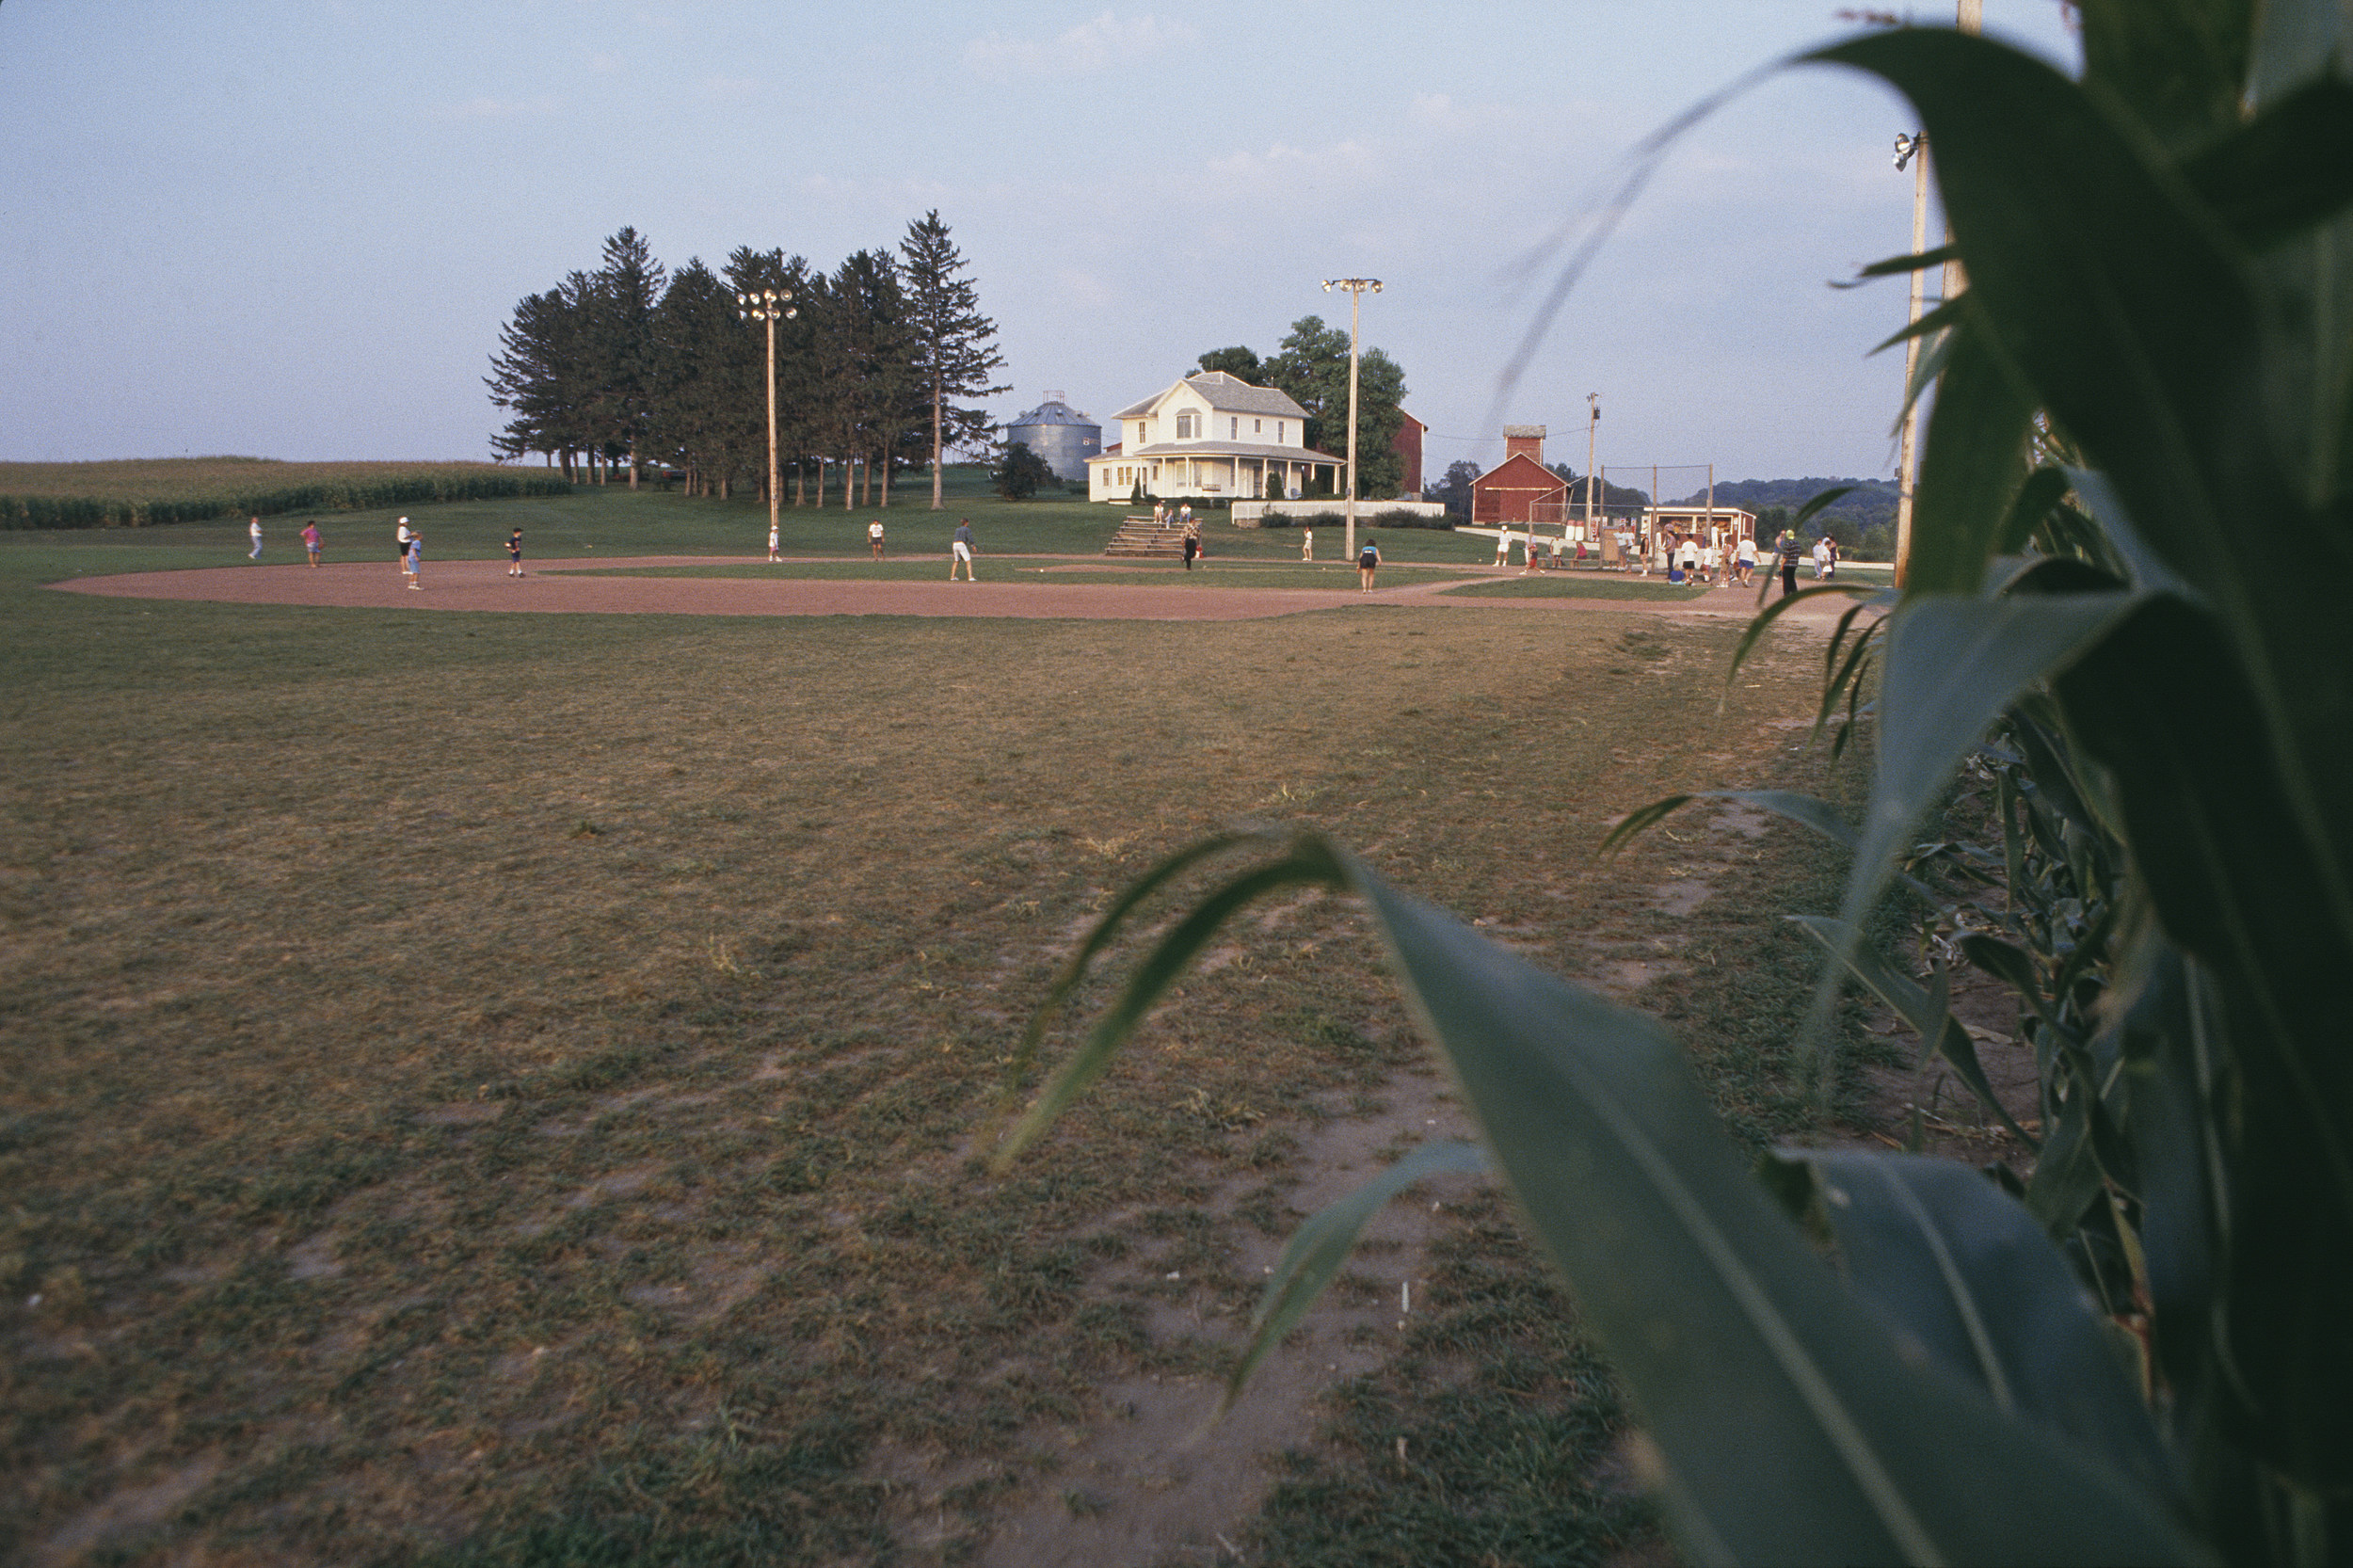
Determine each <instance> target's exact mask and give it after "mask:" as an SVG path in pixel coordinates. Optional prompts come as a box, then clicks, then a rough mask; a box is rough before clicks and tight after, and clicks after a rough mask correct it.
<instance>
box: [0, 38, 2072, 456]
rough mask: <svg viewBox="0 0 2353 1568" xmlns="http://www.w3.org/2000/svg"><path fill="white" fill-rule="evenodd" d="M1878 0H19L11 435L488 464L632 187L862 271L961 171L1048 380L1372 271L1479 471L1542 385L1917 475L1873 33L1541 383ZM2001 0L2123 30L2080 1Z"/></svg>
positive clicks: (709, 228) (1141, 374) (53, 441)
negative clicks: (1611, 224) (1564, 277)
mask: <svg viewBox="0 0 2353 1568" xmlns="http://www.w3.org/2000/svg"><path fill="white" fill-rule="evenodd" d="M1880 3H1881V5H1882V6H1883V5H1884V4H1886V0H1880ZM1985 12H1986V27H1987V30H1988V31H1989V32H1991V33H1995V34H1999V35H2002V36H2005V37H2007V38H2009V39H2011V40H2014V41H2017V42H2020V43H2021V44H2023V45H2025V46H2026V47H2029V48H2032V49H2034V50H2036V51H2037V52H2039V53H2041V54H2042V55H2044V56H2047V57H2049V58H2050V59H2052V60H2054V61H2055V62H2057V63H2059V64H2060V65H2062V66H2063V67H2065V68H2068V69H2071V70H2072V69H2073V64H2072V62H2073V59H2074V57H2075V53H2076V51H2075V45H2074V41H2073V39H2072V37H2071V36H2070V35H2069V33H2068V31H2067V29H2066V27H2065V25H2064V24H2063V21H2062V18H2061V14H2060V8H2059V7H2058V5H2057V3H2056V0H1986V5H1985ZM1917 14H1918V15H1920V17H1921V18H1922V19H1923V20H1949V16H1948V13H1947V12H1945V10H1944V8H1942V7H1941V6H1935V5H1931V6H1930V7H1929V8H1927V9H1924V10H1922V11H1920V12H1918V13H1917ZM1852 26H1853V24H1852V23H1850V22H1846V21H1842V20H1841V19H1840V17H1839V15H1838V7H1837V6H1836V5H1835V4H1810V3H1808V4H1800V3H1785V0H1737V3H1735V0H1717V3H1712V4H1711V3H1703V0H1556V3H1553V4H1548V5H1538V4H1524V3H1519V0H1491V3H1488V4H1483V5H1480V6H1476V7H1467V8H1461V9H1455V8H1443V7H1437V6H1432V5H1429V4H1427V3H1417V4H1404V3H1398V0H1253V3H1249V4H1241V3H1234V0H1184V3H1181V4H1171V3H1169V0H1149V3H1148V4H1146V5H1141V6H1140V5H1136V4H1133V3H1132V0H1119V3H1117V4H1109V5H1107V4H1106V3H1105V0H1092V3H1086V0H1079V3H1066V4H1065V3H1061V0H1032V3H1030V4H1027V5H1023V6H1017V7H1015V6H997V7H985V6H977V5H954V4H948V3H945V0H933V3H924V0H866V3H864V4H859V5H847V4H824V5H807V4H800V5H793V4H776V3H773V0H771V3H767V4H760V3H746V0H472V3H469V4H456V3H450V0H414V3H411V4H405V5H397V6H396V5H392V4H390V3H387V0H370V3H339V0H298V3H295V0H287V3H274V0H212V3H208V4H205V5H194V4H188V3H184V0H173V3H166V0H113V3H110V4H96V5H93V4H91V3H89V0H0V148H5V149H6V150H7V172H6V174H5V175H4V176H0V235H5V238H0V246H5V248H6V249H5V256H6V261H5V264H0V460H19V461H26V460H29V461H71V460H80V459H89V458H107V457H139V456H182V455H190V456H197V455H217V454H239V455H250V456H267V457H281V458H287V459H295V460H321V459H338V458H485V457H488V456H490V448H489V441H490V439H491V437H492V436H493V435H494V434H495V432H496V431H497V430H498V428H499V427H500V424H501V423H502V420H503V415H502V412H501V410H499V409H497V408H494V407H492V406H491V404H490V402H489V400H488V394H487V392H485V389H484V387H483V384H482V378H483V376H484V375H485V374H486V373H487V371H488V360H489V357H490V356H491V354H492V353H494V352H495V350H496V348H497V340H498V333H499V329H500V328H501V327H502V326H504V324H505V323H506V321H507V320H508V318H509V317H510V315H511V313H512V312H513V310H514V308H515V305H516V302H517V301H518V300H520V299H521V298H522V297H523V296H526V295H530V294H534V293H537V292H539V291H541V290H544V289H547V288H550V287H552V286H553V285H554V284H555V283H557V282H558V281H560V280H562V279H563V278H564V277H565V276H566V275H567V274H568V273H569V272H571V271H574V270H582V271H587V270H593V269H594V268H595V266H596V265H597V264H598V262H599V259H600V252H601V248H602V245H603V242H604V240H605V238H606V237H607V236H608V235H610V234H612V233H614V232H616V231H618V230H619V229H621V228H622V227H624V226H632V227H634V228H635V229H637V230H638V231H639V232H641V233H643V234H644V235H646V236H647V238H648V241H649V242H650V244H651V246H652V248H653V252H654V254H655V256H656V257H657V258H659V259H660V260H661V261H662V262H664V264H669V265H672V266H675V265H677V264H680V263H683V262H685V261H686V260H687V259H689V258H690V257H695V256H699V257H701V258H702V259H703V260H704V261H705V262H706V263H708V264H712V265H713V266H714V267H715V266H716V265H717V264H719V263H720V262H722V261H723V260H724V259H725V257H726V256H727V255H728V252H729V251H731V250H733V249H734V248H736V247H738V246H742V245H749V246H751V247H753V248H756V249H763V250H764V249H768V248H776V247H780V248H783V249H784V250H785V251H786V252H787V253H788V254H798V255H802V256H805V257H807V258H808V260H809V261H810V262H811V263H812V264H816V265H819V266H822V267H824V268H826V269H831V268H832V267H834V266H835V265H838V264H839V263H840V260H841V259H842V257H844V256H846V255H847V254H849V253H850V252H852V251H854V250H857V249H860V248H869V247H875V246H885V245H888V246H894V247H895V246H896V244H897V243H898V241H899V240H900V239H901V238H902V237H903V236H904V232H905V231H906V226H907V224H908V222H909V221H910V220H912V219H915V218H917V217H920V216H922V215H923V214H924V213H926V212H928V211H932V210H935V209H936V210H937V212H938V213H939V215H940V217H941V219H942V220H943V221H945V222H946V223H947V224H948V225H949V227H950V229H951V231H952V235H953V238H954V240H955V243H956V244H957V246H958V247H959V248H960V249H961V251H962V253H963V255H964V256H965V258H966V260H967V261H968V263H969V269H968V273H967V276H968V277H969V278H970V279H971V280H974V282H975V283H976V284H977V285H978V288H979V290H980V298H981V306H982V309H983V311H984V312H985V313H986V314H988V315H989V316H990V317H992V318H993V319H994V320H995V322H996V323H997V327H998V342H999V347H1000V351H1001V352H1002V354H1003V355H1004V359H1005V365H1004V368H1003V370H1002V371H1001V372H1000V376H999V379H1000V380H1001V381H1004V382H1006V383H1008V384H1009V385H1010V386H1011V388H1012V390H1011V391H1010V392H1006V393H1004V394H1002V395H1001V396H999V397H996V398H994V399H991V400H989V401H988V407H989V408H990V410H991V412H992V413H993V414H994V415H995V416H996V417H998V418H1000V419H1011V418H1013V417H1015V416H1016V415H1017V414H1018V413H1020V412H1021V411H1022V410H1025V409H1027V408H1032V407H1034V406H1035V405H1036V404H1037V403H1038V402H1040V401H1042V400H1043V398H1044V397H1045V396H1046V395H1047V393H1048V392H1057V393H1060V394H1062V395H1063V396H1064V397H1066V398H1067V400H1068V401H1069V402H1070V403H1071V404H1072V405H1073V406H1074V407H1076V408H1080V409H1081V410H1084V411H1086V412H1088V413H1090V414H1091V415H1093V416H1094V417H1095V418H1096V419H1097V420H1108V419H1109V418H1110V416H1112V414H1114V413H1115V412H1116V411H1117V410H1118V409H1119V408H1123V407H1125V406H1126V405H1128V403H1131V402H1134V401H1136V400H1138V399H1140V398H1143V397H1145V396H1148V395H1150V394H1152V393H1153V392H1158V391H1160V389H1161V388H1163V387H1165V386H1167V385H1168V384H1169V383H1170V382H1172V381H1174V380H1175V379H1176V378H1177V376H1181V375H1184V374H1185V373H1186V372H1188V371H1190V370H1191V369H1193V361H1194V360H1195V359H1196V358H1197V357H1198V356H1199V355H1200V354H1202V353H1204V352H1206V351H1208V350H1209V349H1212V348H1219V347H1224V346H1226V345H1228V344H1246V345H1248V346H1249V347H1251V348H1254V349H1256V350H1257V351H1258V352H1259V353H1261V354H1264V353H1268V352H1270V351H1272V350H1273V348H1274V346H1275V344H1277V343H1278V342H1279V341H1280V340H1281V338H1282V337H1283V336H1284V335H1285V333H1286V332H1288V331H1289V328H1290V326H1291V324H1292V323H1293V322H1294V321H1296V320H1298V319H1299V318H1300V317H1303V316H1306V315H1311V314H1312V315H1321V316H1322V317H1324V318H1325V319H1326V320H1327V321H1331V322H1337V323H1338V324H1340V325H1342V326H1345V325H1346V322H1347V317H1348V307H1347V300H1346V297H1345V296H1326V295H1325V294H1324V293H1323V292H1322V290H1321V287H1320V284H1321V280H1324V279H1326V278H1332V277H1364V278H1378V279H1380V280H1382V282H1383V284H1384V290H1383V292H1382V293H1381V294H1379V295H1369V296H1366V298H1365V303H1364V312H1363V341H1364V344H1366V346H1368V347H1371V346H1379V347H1381V348H1383V349H1385V351H1386V352H1387V353H1388V354H1389V355H1390V356H1391V357H1392V358H1394V359H1395V360H1398V362H1399V363H1400V364H1401V365H1402V366H1403V367H1404V371H1405V377H1406V385H1407V389H1408V392H1407V396H1406V400H1405V405H1406V407H1407V408H1409V409H1410V410H1412V411H1413V412H1414V413H1415V414H1416V415H1417V417H1418V418H1420V419H1422V420H1423V421H1425V422H1426V423H1427V424H1429V426H1430V437H1429V442H1428V447H1427V453H1426V458H1425V462H1426V467H1427V470H1428V473H1429V476H1430V477H1432V478H1435V477H1436V475H1437V474H1438V473H1440V472H1443V470H1444V469H1445V468H1446V466H1447V464H1448V463H1449V462H1451V461H1454V460H1457V459H1468V460H1471V461H1474V462H1478V463H1480V464H1481V465H1482V466H1484V465H1485V464H1487V463H1490V462H1492V461H1495V460H1497V459H1498V458H1499V457H1500V456H1501V455H1502V441H1501V437H1500V431H1499V427H1500V425H1501V424H1505V423H1513V424H1545V425H1547V426H1548V427H1549V428H1550V430H1551V431H1552V433H1553V434H1552V444H1551V446H1550V447H1549V449H1548V450H1547V453H1546V456H1548V457H1550V458H1553V459H1555V460H1566V461H1568V462H1570V463H1572V464H1573V465H1574V466H1576V467H1577V468H1578V469H1579V470H1582V469H1583V468H1584V466H1585V452H1584V450H1583V449H1584V446H1585V440H1584V438H1585V435H1586V409H1587V402H1586V395H1587V394H1588V393H1589V392H1599V393H1600V394H1601V409H1602V417H1601V422H1600V424H1599V426H1598V449H1597V450H1598V456H1599V459H1600V461H1601V463H1602V464H1603V466H1604V467H1605V469H1606V470H1607V471H1608V472H1609V473H1610V476H1611V478H1612V479H1613V480H1617V479H1621V478H1625V479H1633V480H1634V481H1635V482H1638V483H1641V482H1644V481H1645V480H1646V477H1647V476H1646V474H1640V475H1639V476H1638V472H1637V471H1644V470H1647V468H1648V466H1649V465H1651V464H1654V463H1656V464H1664V465H1705V464H1709V463H1712V464H1714V465H1715V468H1716V472H1717V474H1718V476H1719V477H1721V478H1745V477H1759V478H1762V477H1785V476H1787V477H1794V476H1799V475H1810V474H1821V475H1839V476H1863V477H1868V476H1874V475H1879V476H1884V475H1888V474H1891V473H1892V472H1894V464H1895V442H1894V439H1893V437H1892V435H1891V426H1892V423H1893V420H1894V417H1895V410H1896V405H1897V392H1898V388H1899V383H1900V380H1901V376H1902V363H1901V356H1900V354H1898V353H1888V354H1881V355H1880V356H1878V357H1877V358H1869V357H1867V356H1868V351H1869V350H1870V348H1871V347H1872V345H1873V344H1876V343H1878V342H1879V341H1880V340H1881V339H1882V338H1883V337H1885V336H1886V334H1887V333H1888V332H1889V331H1891V330H1892V329H1894V328H1896V327H1897V326H1899V325H1900V324H1901V322H1902V319H1903V312H1904V295H1903V285H1902V283H1901V282H1900V280H1897V281H1891V282H1887V283H1881V284H1878V285H1874V286H1873V287H1870V288H1866V289H1861V290H1843V291H1842V290H1836V289H1833V288H1832V287H1830V286H1829V285H1830V284H1831V283H1832V282H1833V280H1844V279H1847V278H1849V277H1850V276H1851V275H1852V273H1853V272H1854V270H1855V268H1856V267H1858V266H1860V265H1861V264H1865V263H1867V262H1870V261H1873V260H1876V259H1878V258H1880V257H1881V256H1885V255H1889V254H1893V253H1895V252H1897V251H1900V250H1902V249H1904V248H1906V247H1907V245H1908V242H1909V240H1910V237H1911V194H1912V181H1911V178H1910V177H1909V176H1908V175H1905V174H1899V173H1897V171H1896V170H1895V168H1894V167H1893V163H1892V156H1891V144H1892V142H1893V140H1894V137H1895V136H1896V134H1897V133H1898V132H1900V131H1905V130H1909V129H1911V128H1912V122H1911V117H1910V115H1909V113H1908V111H1907V110H1906V109H1905V108H1904V106H1903V105H1902V104H1901V102H1900V101H1899V100H1898V99H1897V98H1896V97H1895V96H1894V95H1893V94H1892V93H1890V92H1889V91H1887V90H1886V89H1884V88H1881V87H1879V86H1878V85H1877V84H1876V83H1873V82H1870V81H1868V80H1865V79H1863V78H1860V77H1857V76H1853V75H1851V74H1848V73H1843V72H1833V71H1830V70H1826V69H1824V68H1820V67H1798V68H1793V69H1789V70H1785V71H1781V72H1773V73H1770V74H1769V75H1767V76H1766V77H1764V79H1762V80H1761V81H1760V82H1758V83H1757V84H1756V85H1754V86H1753V87H1750V88H1747V89H1746V90H1744V91H1742V92H1741V93H1739V94H1738V95H1737V96H1736V97H1734V98H1733V99H1732V100H1731V101H1730V102H1729V103H1727V104H1724V105H1723V106H1721V108H1719V109H1717V110H1716V111H1715V112H1714V113H1713V114H1711V115H1710V116H1709V117H1708V118H1706V119H1705V120H1703V121H1702V122H1701V123H1700V124H1699V125H1698V126H1697V127H1696V128H1694V129H1693V130H1691V131H1689V132H1688V133H1687V134H1685V135H1684V136H1682V137H1681V138H1680V139H1678V140H1677V141H1676V142H1675V144H1674V145H1673V149H1672V150H1671V152H1669V154H1668V156H1667V158H1666V161H1665V163H1664V165H1663V166H1662V167H1661V168H1660V169H1659V171H1658V173H1657V176H1656V177H1655V178H1654V179H1653V180H1652V181H1651V182H1650V184H1649V185H1648V186H1647V188H1646V189H1644V190H1643V192H1642V193H1641V196H1640V198H1639V200H1637V201H1636V203H1635V204H1634V206H1633V207H1632V209H1631V210H1630V212H1628V213H1627V214H1626V215H1625V218H1624V220H1623V222H1622V223H1621V224H1620V226H1619V227H1618V228H1617V230H1616V232H1615V233H1614V234H1613V235H1612V236H1611V237H1610V239H1609V242H1608V244H1607V245H1606V246H1605V247H1604V248H1603V249H1602V250H1601V251H1600V253H1599V256H1598V259H1597V260H1596V261H1595V262H1594V264H1593V266H1592V268H1591V269H1590V270H1589V271H1588V272H1587V273H1586V274H1585V276H1584V277H1583V279H1582V280H1581V281H1580V282H1579V283H1578V285H1577V288H1576V290H1575V291H1574V292H1573V293H1572V294H1571V295H1570V296H1569V298H1568V301H1567V303H1566V305H1565V306H1564V307H1563V308H1562V309H1561V311H1560V312H1558V313H1557V314H1556V315H1554V316H1552V317H1551V318H1550V319H1549V322H1548V325H1546V327H1545V334H1544V337H1543V341H1542V344H1541V345H1540V347H1539V348H1538V350H1537V352H1536V353H1535V354H1534V356H1533V357H1532V358H1531V359H1530V360H1529V361H1528V364H1527V368H1526V370H1525V372H1524V373H1523V374H1522V375H1521V376H1519V377H1518V379H1517V380H1516V381H1515V382H1513V384H1511V385H1510V386H1509V387H1506V386H1505V384H1504V381H1503V375H1504V370H1505V367H1506V366H1507V364H1508V363H1510V361H1511V360H1512V359H1513V353H1514V350H1515V349H1516V348H1517V346H1518V345H1519V344H1520V343H1521V342H1522V340H1523V338H1524V337H1525V335H1526V334H1527V333H1528V332H1529V329H1530V328H1531V327H1532V326H1536V325H1539V324H1540V323H1539V317H1540V313H1541V306H1542V301H1543V296H1544V295H1545V290H1546V288H1547V287H1548V285H1549V282H1550V280H1551V278H1552V277H1553V276H1554V274H1555V273H1556V272H1557V271H1558V269H1559V266H1560V264H1561V261H1562V259H1563V256H1564V252H1563V250H1562V248H1561V236H1562V235H1563V234H1564V233H1571V232H1574V230H1575V225H1576V224H1577V221H1578V220H1579V218H1580V217H1581V216H1589V215H1591V214H1593V212H1595V211H1596V210H1597V209H1598V208H1599V206H1600V204H1601V203H1602V202H1603V200H1604V199H1605V198H1606V197H1607V195H1608V193H1609V191H1610V190H1611V189H1612V188H1613V187H1614V186H1615V185H1616V184H1617V183H1618V182H1619V181H1620V180H1622V179H1623V177H1624V175H1625V172H1626V169H1627V167H1628V165H1627V163H1626V159H1627V156H1628V154H1629V152H1630V150H1631V149H1632V148H1634V146H1635V145H1636V144H1637V143H1638V142H1639V141H1641V139H1642V138H1643V137H1644V136H1647V135H1648V134H1650V133H1651V132H1653V131H1654V130H1656V129H1657V128H1658V127H1659V126H1660V125H1662V124H1664V123H1665V122H1666V121H1668V120H1670V119H1672V118H1673V116H1675V115H1676V114H1677V113H1679V112H1680V111H1682V110H1683V109H1685V108H1687V107H1688V106H1689V105H1691V104H1695V103H1698V102H1699V101H1701V100H1703V99H1705V98H1706V97H1708V96H1710V95H1711V94H1715V93H1717V92H1719V91H1720V90H1721V89H1722V88H1727V87H1729V86H1731V85H1733V84H1734V83H1736V82H1737V81H1739V80H1741V79H1742V78H1743V77H1745V76H1747V75H1748V74H1749V73H1751V72H1753V71H1754V70H1755V69H1756V68H1758V67H1760V66H1765V65H1769V64H1770V63H1772V62H1774V61H1776V60H1782V59H1785V58H1788V57H1790V56H1794V55H1796V54H1798V53H1800V52H1801V51H1803V50H1804V49H1806V48H1808V47H1811V46H1815V45H1818V44H1820V43H1823V42H1826V41H1829V40H1833V39H1834V38H1837V37H1840V36H1842V35H1843V34H1844V33H1846V32H1848V31H1850V30H1851V29H1852ZM745 329H746V330H752V329H753V328H748V327H747V328H745ZM1662 488H1674V487H1673V486H1672V485H1665V486H1662Z"/></svg>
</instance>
